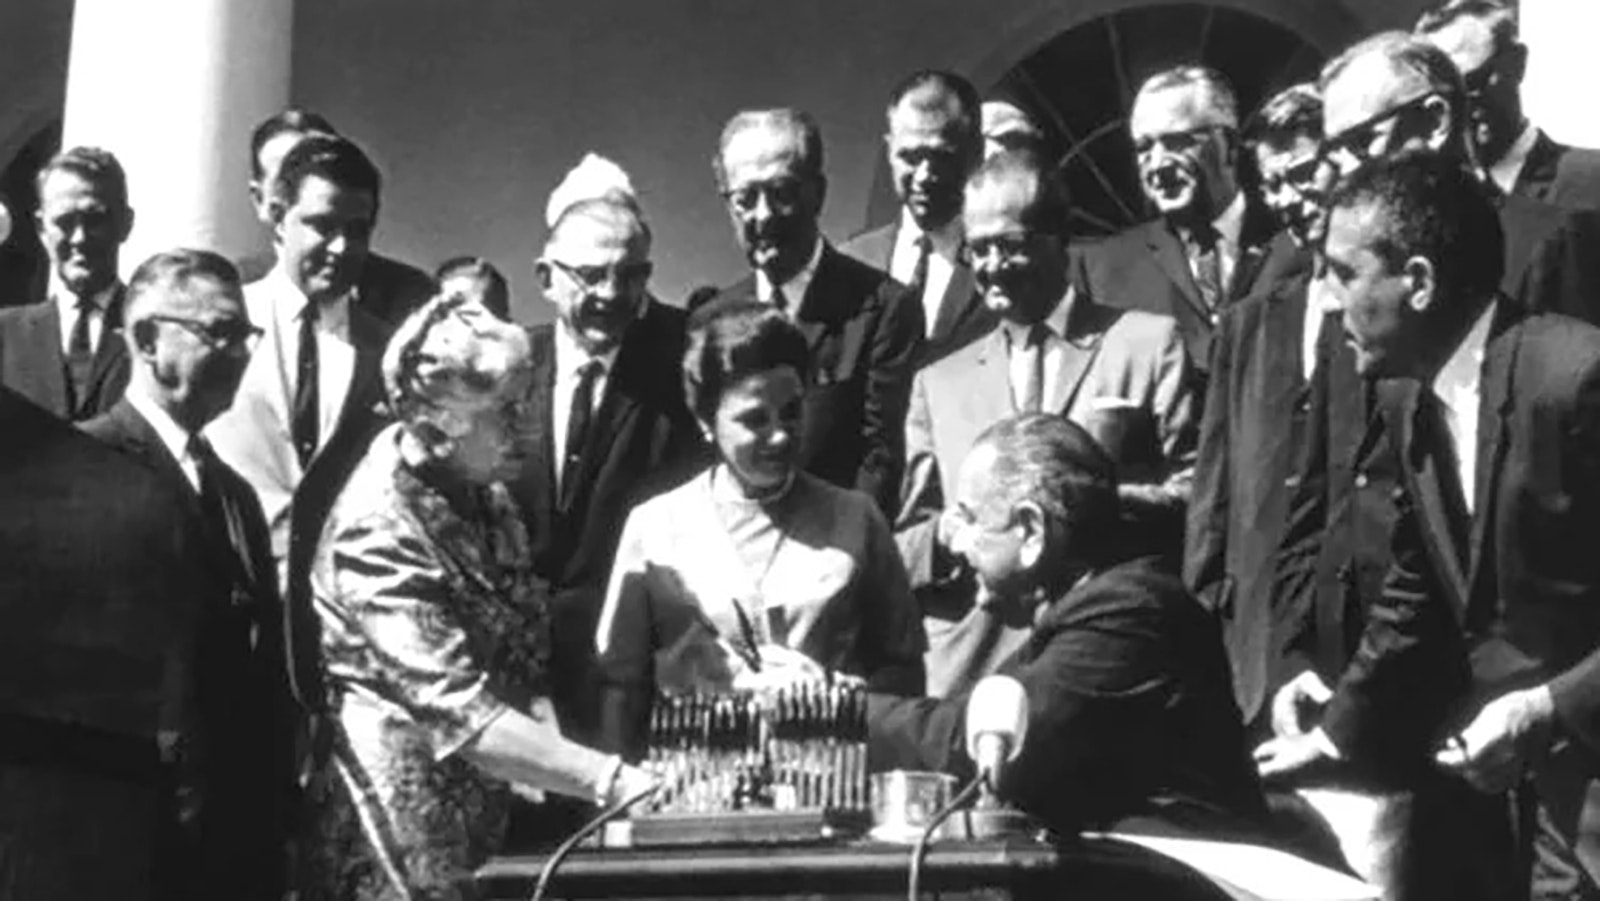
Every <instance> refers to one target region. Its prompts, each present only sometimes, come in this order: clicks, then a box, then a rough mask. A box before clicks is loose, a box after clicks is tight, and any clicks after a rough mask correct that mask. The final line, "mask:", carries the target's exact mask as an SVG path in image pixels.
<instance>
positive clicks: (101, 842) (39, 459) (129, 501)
mask: <svg viewBox="0 0 1600 901" xmlns="http://www.w3.org/2000/svg"><path fill="white" fill-rule="evenodd" d="M185 512H186V510H185V507H184V505H183V501H182V498H181V497H180V496H179V495H178V494H177V493H176V492H174V491H173V490H172V488H171V486H170V485H169V484H168V483H167V480H166V479H164V478H162V477H161V476H160V475H159V474H157V473H154V472H151V471H150V470H149V469H147V468H146V467H144V466H143V465H141V464H139V463H137V462H135V461H133V460H130V459H128V458H127V457H126V456H124V455H123V454H121V453H119V452H117V451H115V450H113V449H111V448H109V447H106V446H105V445H103V444H101V443H100V442H98V441H96V440H94V439H93V438H91V437H89V436H88V435H84V434H83V433H81V432H79V431H78V430H77V429H74V428H72V427H71V426H70V425H68V424H67V423H65V422H63V421H61V420H60V419H58V418H56V417H54V416H53V415H52V414H51V413H49V412H48V411H45V410H43V409H41V408H38V407H36V406H34V405H33V404H31V403H29V402H28V401H26V400H24V399H23V398H21V397H20V396H19V395H17V394H16V393H14V392H12V391H10V390H9V389H5V388H0V898H8V899H9V898H17V899H28V901H57V899H59V901H68V899H73V901H77V899H83V898H111V897H117V898H130V899H149V901H155V899H158V898H185V897H192V895H190V894H189V893H188V892H187V891H186V890H185V889H184V886H185V885H186V884H187V881H188V874H189V873H190V872H191V870H192V868H193V865H194V862H193V858H192V854H191V853H189V851H190V849H191V848H192V845H190V844H189V843H188V842H187V841H185V840H182V839H180V838H179V833H180V830H179V829H178V827H177V820H178V816H177V812H176V810H177V806H178V801H177V797H176V795H177V792H176V791H175V783H176V778H175V775H174V772H173V764H174V763H175V762H177V761H180V760H186V759H188V758H186V757H185V756H184V752H185V751H186V750H187V748H188V747H189V746H190V745H191V744H192V742H193V740H194V738H195V734H194V729H193V723H194V718H195V714H196V711H195V709H194V706H193V703H192V701H191V700H190V698H191V696H192V693H193V692H194V691H195V690H196V688H197V685H196V682H195V671H196V660H195V657H196V654H197V652H198V647H197V645H198V642H199V640H200V636H201V633H200V624H201V616H200V615H201V613H202V611H201V610H200V606H199V604H197V603H196V599H197V598H198V597H200V596H201V594H200V591H201V589H200V587H199V586H200V584H201V583H200V582H199V581H197V580H198V578H199V575H198V574H200V573H202V572H203V571H204V569H205V565H206V560H207V556H208V555H207V550H206V549H205V548H204V547H202V546H200V544H199V543H198V541H197V540H196V536H195V535H194V533H193V531H192V530H190V529H188V528H187V527H186V526H185Z"/></svg>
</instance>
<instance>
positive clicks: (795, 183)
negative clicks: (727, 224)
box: [718, 175, 806, 216]
mask: <svg viewBox="0 0 1600 901" xmlns="http://www.w3.org/2000/svg"><path fill="white" fill-rule="evenodd" d="M805 190H806V180H805V179H804V178H801V177H799V176H794V175H786V176H783V177H781V178H774V179H770V180H768V181H759V182H752V183H751V184H748V185H744V186H742V187H739V188H724V189H722V190H721V191H720V192H718V193H720V194H721V195H722V200H723V202H725V203H727V204H728V206H729V208H730V209H732V210H733V211H734V212H736V213H738V214H739V215H740V216H748V215H750V214H751V213H753V212H755V209H756V203H757V202H758V201H759V200H760V199H761V197H762V196H763V195H765V196H766V198H767V206H768V207H770V208H771V209H772V211H773V212H776V213H784V214H787V213H793V212H794V211H796V210H798V209H800V205H801V203H802V202H803V201H804V194H805ZM746 198H748V199H746Z"/></svg>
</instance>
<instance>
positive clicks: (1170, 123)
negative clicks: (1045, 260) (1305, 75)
mask: <svg viewBox="0 0 1600 901" xmlns="http://www.w3.org/2000/svg"><path fill="white" fill-rule="evenodd" d="M1128 130H1129V133H1130V136H1131V138H1132V140H1133V150H1134V157H1135V161H1136V163H1137V165H1138V170H1139V186H1140V188H1141V189H1142V190H1143V192H1144V195H1145V198H1146V199H1147V200H1148V201H1149V202H1150V204H1151V205H1152V206H1153V207H1154V208H1155V210H1156V212H1157V213H1158V217H1157V218H1156V219H1154V220H1152V221H1150V222H1146V223H1144V224H1141V225H1137V226H1134V227H1132V228H1130V229H1127V230H1125V231H1123V232H1120V233H1118V234H1116V235H1113V236H1111V237H1109V238H1106V239H1104V240H1102V241H1099V242H1096V243H1093V244H1086V245H1085V246H1084V247H1083V248H1081V252H1080V254H1079V260H1080V262H1079V266H1078V271H1077V272H1076V273H1075V276H1074V280H1075V281H1076V283H1077V284H1078V287H1079V289H1080V290H1081V291H1083V292H1084V293H1085V295H1086V296H1087V297H1088V298H1089V299H1090V300H1092V301H1094V302H1095V303H1101V304H1106V305H1108V306H1113V307H1118V308H1122V309H1139V310H1147V311H1149V312H1153V313H1160V314H1162V315H1166V316H1171V317H1173V318H1174V319H1176V320H1177V321H1178V327H1179V330H1180V331H1181V333H1182V335H1183V341H1184V346H1185V347H1186V348H1187V349H1188V352H1189V358H1190V359H1191V360H1192V361H1193V363H1194V366H1195V368H1196V369H1197V370H1198V371H1199V372H1200V373H1201V374H1202V375H1203V373H1205V372H1206V371H1208V370H1209V367H1210V358H1211V352H1210V349H1211V334H1212V331H1213V330H1214V329H1215V328H1216V324H1217V320H1218V319H1219V317H1220V316H1221V315H1222V311H1223V310H1224V309H1225V308H1227V306H1228V305H1230V304H1231V303H1233V302H1234V301H1235V300H1238V299H1239V298H1241V297H1244V296H1246V295H1248V294H1250V293H1252V292H1254V291H1255V290H1256V289H1257V288H1259V287H1260V286H1263V285H1267V284H1271V283H1273V282H1275V281H1276V280H1277V279H1279V278H1280V277H1283V276H1284V275H1286V274H1287V273H1288V272H1289V271H1292V269H1293V268H1295V267H1298V266H1300V265H1303V260H1300V259H1298V258H1297V255H1296V254H1295V253H1294V250H1293V248H1292V247H1290V246H1289V245H1288V242H1287V240H1286V239H1285V240H1284V241H1283V242H1280V243H1277V244H1274V242H1273V237H1274V235H1275V234H1276V232H1277V230H1278V229H1277V223H1276V222H1274V221H1273V217H1272V215H1271V213H1269V212H1267V211H1266V210H1265V209H1263V208H1262V207H1261V205H1260V204H1258V203H1255V202H1254V201H1253V200H1252V199H1251V197H1250V196H1249V194H1248V193H1247V192H1245V191H1243V190H1241V189H1240V184H1239V176H1238V166H1239V155H1240V154H1241V153H1242V152H1243V147H1242V145H1241V143H1240V140H1239V114H1238V102H1237V100H1236V99H1235V97H1234V93H1233V89H1232V88H1231V87H1230V86H1229V85H1228V83H1227V81H1226V80H1225V79H1224V78H1223V77H1222V75H1221V74H1220V73H1217V72H1215V71H1213V70H1211V69H1205V68H1201V67H1198V66H1183V67H1179V68H1175V69H1170V70H1167V71H1164V72H1160V73H1157V74H1156V75H1153V76H1151V77H1150V78H1149V79H1147V80H1146V81H1145V82H1144V83H1143V84H1142V85H1141V86H1140V87H1139V90H1138V93H1137V94H1136V95H1135V97H1134V101H1133V110H1132V112H1131V114H1130V116H1129V119H1128Z"/></svg>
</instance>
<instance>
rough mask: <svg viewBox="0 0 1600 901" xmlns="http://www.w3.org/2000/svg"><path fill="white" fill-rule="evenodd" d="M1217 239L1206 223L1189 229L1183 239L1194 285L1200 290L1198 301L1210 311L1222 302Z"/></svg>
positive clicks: (1212, 229) (1213, 229)
mask: <svg viewBox="0 0 1600 901" xmlns="http://www.w3.org/2000/svg"><path fill="white" fill-rule="evenodd" d="M1217 237H1218V235H1217V230H1216V229H1215V228H1214V227H1212V225H1211V224H1210V223H1209V222H1208V223H1205V224H1203V225H1198V226H1196V227H1194V228H1192V229H1190V230H1189V231H1188V232H1187V233H1185V235H1184V239H1183V249H1184V252H1185V253H1186V254H1188V257H1189V271H1190V272H1191V273H1193V274H1194V285H1195V287H1196V288H1198V289H1200V299H1201V300H1203V301H1205V305H1206V308H1207V309H1210V310H1212V311H1215V310H1216V309H1217V307H1218V305H1219V304H1221V303H1222V300H1223V293H1222V291H1223V285H1222V259H1221V257H1220V256H1219V254H1218V248H1217Z"/></svg>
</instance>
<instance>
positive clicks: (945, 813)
mask: <svg viewBox="0 0 1600 901" xmlns="http://www.w3.org/2000/svg"><path fill="white" fill-rule="evenodd" d="M984 784H985V779H984V775H983V774H982V773H979V774H978V775H976V776H974V777H972V781H971V782H968V783H967V784H966V786H965V787H964V788H962V789H961V791H958V792H956V796H955V797H953V798H951V799H950V801H949V803H947V804H945V805H944V806H943V807H941V808H939V810H938V812H936V813H935V814H934V815H933V816H932V817H931V818H930V819H929V820H928V825H927V826H925V827H923V830H922V834H921V835H920V836H918V837H917V843H916V845H915V846H914V847H912V849H911V873H910V880H909V881H910V884H909V885H908V886H907V887H906V898H907V901H917V896H918V894H920V892H921V889H922V861H923V858H925V857H927V856H928V842H930V841H931V840H932V839H933V834H934V833H935V832H938V831H939V827H940V826H943V825H944V822H945V820H948V819H950V815H951V814H953V813H955V812H956V810H957V809H959V808H960V807H961V806H962V805H964V804H968V803H970V802H971V801H972V799H973V797H975V796H976V795H977V794H978V790H979V789H981V788H983V786H984Z"/></svg>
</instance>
